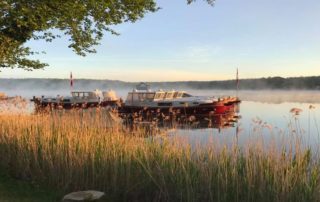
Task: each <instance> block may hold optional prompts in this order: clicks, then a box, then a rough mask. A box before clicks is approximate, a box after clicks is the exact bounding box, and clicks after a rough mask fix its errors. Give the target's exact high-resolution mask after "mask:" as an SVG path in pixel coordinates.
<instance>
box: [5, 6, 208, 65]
mask: <svg viewBox="0 0 320 202" xmlns="http://www.w3.org/2000/svg"><path fill="white" fill-rule="evenodd" d="M206 1H207V2H208V3H209V4H212V3H213V1H212V0H206ZM191 2H192V1H190V0H188V3H191ZM158 9H159V8H158V7H157V5H156V2H155V0H111V1H110V0H77V1H61V0H20V1H14V0H2V1H0V68H1V67H2V68H5V67H9V68H23V69H27V70H32V69H40V68H43V67H45V66H47V64H44V63H41V62H40V61H38V60H31V59H28V58H27V57H28V56H30V55H33V54H35V52H32V51H31V50H30V48H29V47H25V46H24V44H25V43H26V42H27V41H29V40H31V39H34V40H39V39H43V40H46V41H47V42H51V41H52V40H53V39H55V38H57V37H60V35H55V34H53V32H52V30H59V31H60V32H61V33H63V34H64V35H67V36H69V37H70V38H69V41H70V45H69V48H72V49H73V50H74V52H75V53H76V54H78V55H81V56H85V55H86V53H95V52H96V50H95V49H94V48H93V46H95V45H98V44H99V41H100V40H101V38H102V37H103V34H104V32H109V33H111V34H116V35H117V34H118V33H117V32H115V31H114V30H113V29H112V28H111V27H110V26H114V25H118V24H121V23H124V22H135V21H137V20H139V19H141V18H143V17H144V15H145V14H146V13H148V12H155V11H157V10H158Z"/></svg>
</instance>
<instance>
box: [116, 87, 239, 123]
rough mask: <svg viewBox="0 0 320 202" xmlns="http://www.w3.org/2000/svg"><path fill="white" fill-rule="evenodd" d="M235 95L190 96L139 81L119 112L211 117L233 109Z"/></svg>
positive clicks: (236, 99) (236, 101)
mask: <svg viewBox="0 0 320 202" xmlns="http://www.w3.org/2000/svg"><path fill="white" fill-rule="evenodd" d="M239 102H240V100H239V99H238V98H237V97H230V96H228V97H218V98H217V97H208V96H192V95H190V94H188V93H187V92H185V91H174V90H172V91H163V90H159V91H151V90H150V88H149V86H148V85H147V84H145V83H141V84H140V85H138V86H137V88H136V89H134V90H133V91H132V92H129V93H128V96H127V99H126V101H125V103H124V105H123V106H122V107H121V109H120V113H121V114H131V113H139V112H140V111H141V110H146V109H147V110H148V111H150V112H151V113H152V111H157V112H158V113H165V114H169V113H170V112H171V111H174V112H175V113H180V114H185V115H194V116H197V117H199V116H202V117H212V116H216V115H221V114H225V113H228V112H232V111H234V110H235V104H236V103H239Z"/></svg>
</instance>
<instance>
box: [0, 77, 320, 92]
mask: <svg viewBox="0 0 320 202" xmlns="http://www.w3.org/2000/svg"><path fill="white" fill-rule="evenodd" d="M136 84H137V83H136V82H123V81H117V80H92V79H74V86H75V88H76V89H83V90H89V89H90V90H91V89H95V88H98V89H110V88H113V89H118V88H133V87H134V86H135V85H136ZM149 84H150V85H151V86H152V87H154V88H163V89H178V88H187V89H227V90H231V89H236V86H237V81H236V80H225V81H177V82H149ZM69 85H70V81H69V80H68V79H0V89H8V90H14V89H65V88H69ZM239 89H242V90H258V89H279V90H280V89H283V90H286V89H301V90H320V76H312V77H291V78H282V77H268V78H259V79H240V80H239Z"/></svg>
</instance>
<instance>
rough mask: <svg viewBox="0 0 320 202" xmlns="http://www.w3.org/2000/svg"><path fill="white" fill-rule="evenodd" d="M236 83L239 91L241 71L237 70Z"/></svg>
mask: <svg viewBox="0 0 320 202" xmlns="http://www.w3.org/2000/svg"><path fill="white" fill-rule="evenodd" d="M236 83H237V90H238V89H239V71H238V68H237V78H236Z"/></svg>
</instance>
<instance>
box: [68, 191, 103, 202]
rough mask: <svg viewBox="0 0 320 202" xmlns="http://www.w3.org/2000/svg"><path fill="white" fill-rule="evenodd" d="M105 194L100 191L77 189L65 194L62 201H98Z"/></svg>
mask: <svg viewBox="0 0 320 202" xmlns="http://www.w3.org/2000/svg"><path fill="white" fill-rule="evenodd" d="M104 195H105V194H104V193H103V192H100V191H93V190H88V191H78V192H72V193H70V194H67V195H65V196H64V197H63V199H62V202H71V201H98V200H100V199H102V197H103V196H104Z"/></svg>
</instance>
